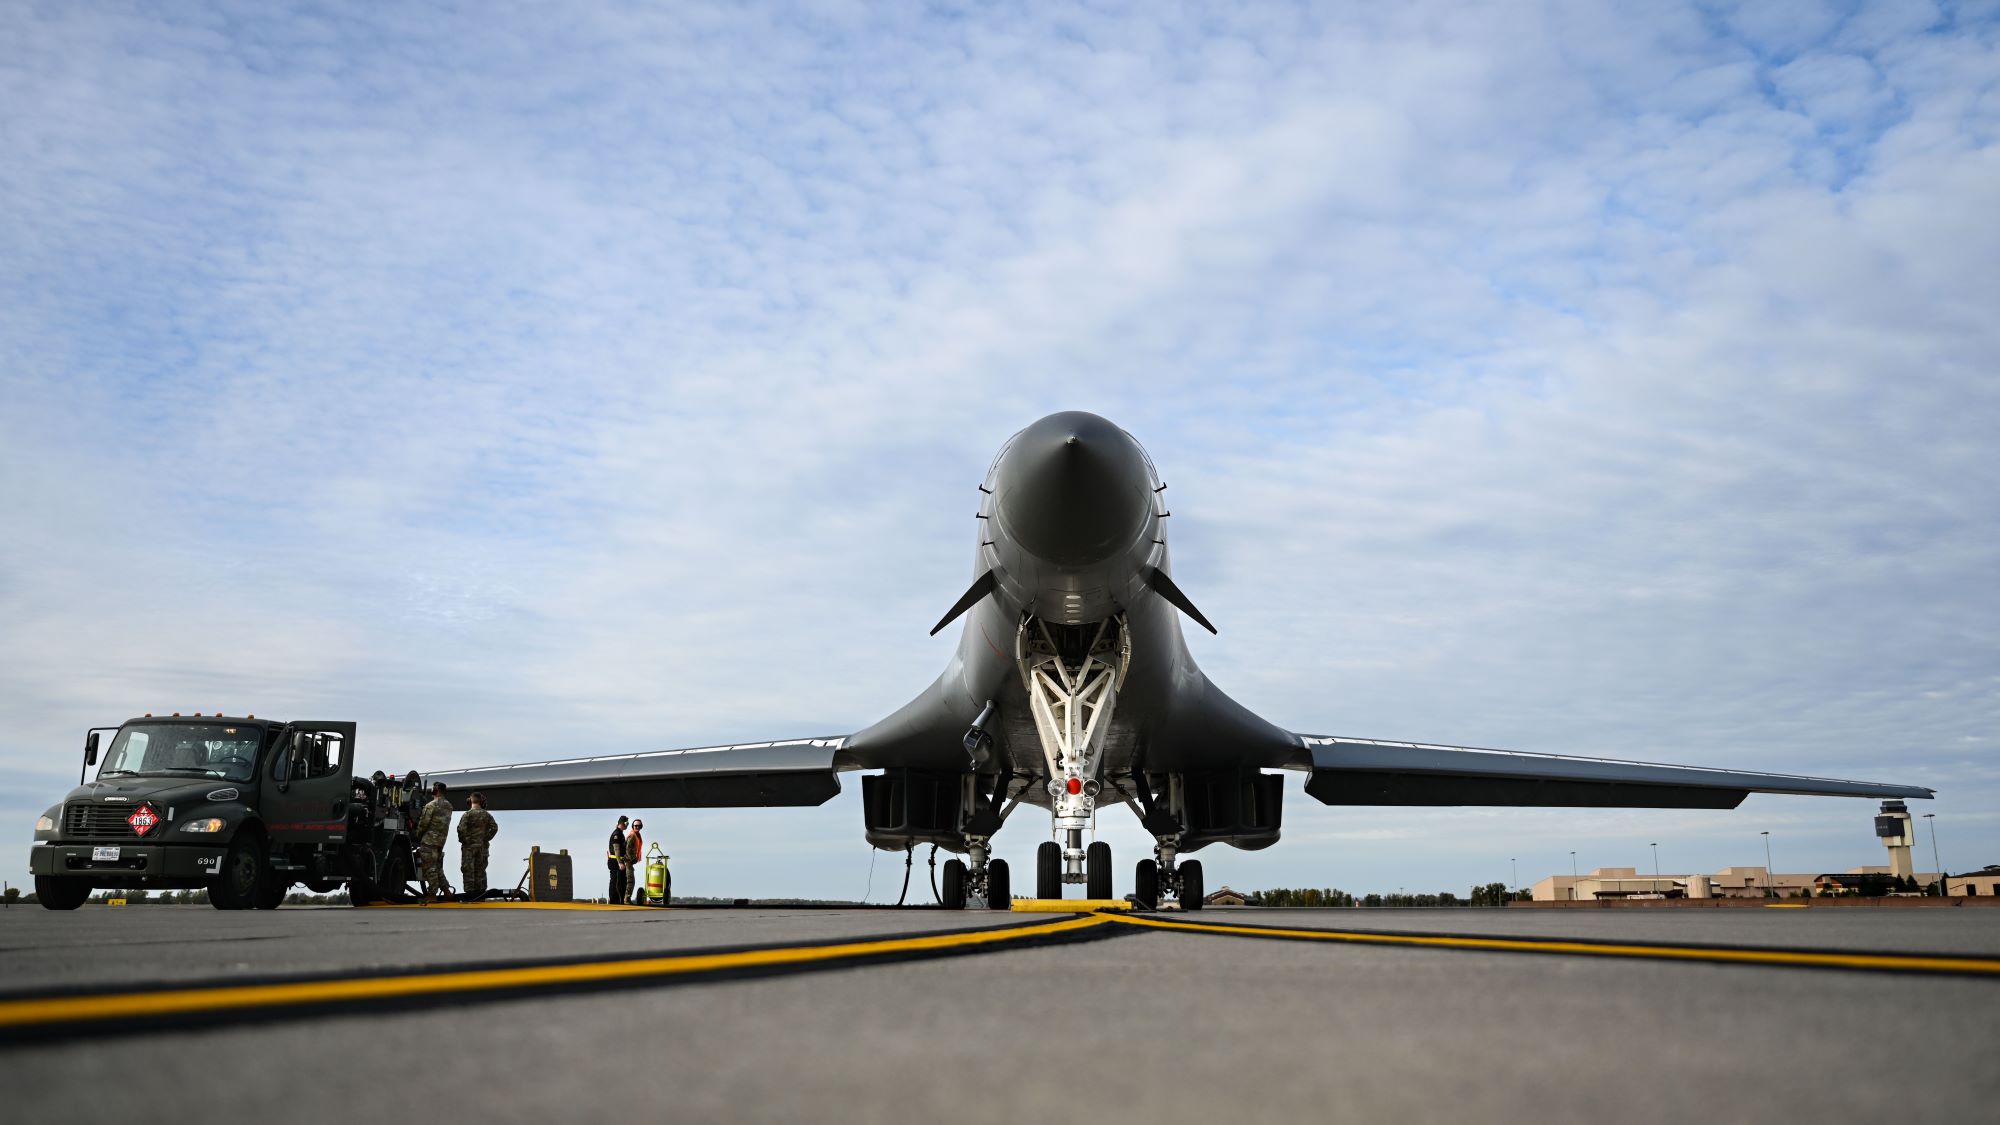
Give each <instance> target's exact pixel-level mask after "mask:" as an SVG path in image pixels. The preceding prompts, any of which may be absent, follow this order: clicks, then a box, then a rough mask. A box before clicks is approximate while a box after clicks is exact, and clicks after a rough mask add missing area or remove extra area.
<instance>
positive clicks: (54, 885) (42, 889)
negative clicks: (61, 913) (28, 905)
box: [35, 875, 93, 910]
mask: <svg viewBox="0 0 2000 1125" xmlns="http://www.w3.org/2000/svg"><path fill="white" fill-rule="evenodd" d="M92 889H93V888H92V887H91V885H90V884H89V883H88V882H87V881H85V880H82V879H65V878H63V877H62V876H60V875H37V876H35V901H36V902H39V903H41V904H42V909H44V910H75V909H76V908H77V907H79V906H82V905H83V904H84V903H86V902H89V901H90V892H91V890H92Z"/></svg>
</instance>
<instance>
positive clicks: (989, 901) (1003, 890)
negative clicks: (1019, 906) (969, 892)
mask: <svg viewBox="0 0 2000 1125" xmlns="http://www.w3.org/2000/svg"><path fill="white" fill-rule="evenodd" d="M986 905H987V907H988V908H989V909H993V910H1012V909H1014V880H1013V878H1012V876H1010V875H1009V874H1008V871H1007V861H1006V860H1004V859H996V860H994V861H992V862H991V863H988V864H987V865H986Z"/></svg>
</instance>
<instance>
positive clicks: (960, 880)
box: [938, 859, 965, 910]
mask: <svg viewBox="0 0 2000 1125" xmlns="http://www.w3.org/2000/svg"><path fill="white" fill-rule="evenodd" d="M938 897H939V899H940V900H941V901H942V902H943V904H944V908H945V909H946V910H964V909H965V861H964V860H962V859H950V860H946V861H945V865H944V889H943V890H941V891H939V892H938Z"/></svg>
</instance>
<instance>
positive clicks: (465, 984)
mask: <svg viewBox="0 0 2000 1125" xmlns="http://www.w3.org/2000/svg"><path fill="white" fill-rule="evenodd" d="M635 909H644V908H643V907H639V908H635ZM1107 917H1108V916H1107V915H1099V914H1093V915H1087V916H1084V917H1079V918H1066V919H1063V920H1062V921H1059V922H1046V923H1042V924H1039V925H1033V926H1011V927H1002V928H998V929H992V930H974V931H972V932H970V933H958V934H937V935H932V936H927V937H913V938H885V939H879V940H874V941H851V942H841V943H839V944H835V945H808V946H792V947H788V948H782V949H756V950H745V951H742V952H737V953H697V954H679V955H671V954H670V955H666V956H661V957H638V958H627V959H623V960H617V961H595V962H590V963H586V964H580V965H545V966H525V967H521V968H510V969H473V970H461V971H457V972H451V971H447V972H439V973H426V974H422V975H409V976H386V977H364V978H359V979H348V980H317V981H296V982H291V983H284V984H250V985H214V986H205V987H196V988H173V989H163V990H158V991H147V992H118V993H104V994H100V995H94V996H59V997H48V998H43V999H21V1000H0V1029H5V1028H18V1027H32V1026H36V1025H46V1024H60V1023H76V1022H81V1021H89V1020H110V1019H136V1018H140V1017H146V1016H171V1015H186V1014H189V1013H195V1012H217V1011H230V1010H241V1009H255V1008H278V1007H285V1006H289V1005H299V1004H325V1003H339V1002H349V1001H359V1000H384V999H396V998H403V997H412V996H427V995H436V994H439V993H452V992H481V991H483V992H492V991H504V990H507V989H516V988H535V987H543V986H548V985H565V984H595V983H602V982H605V981H618V980H643V979H646V978H649V977H675V976H685V975H687V974H689V973H706V972H715V971H718V970H728V969H758V968H772V967H778V966H789V965H811V964H818V963H823V962H827V961H841V960H847V959H851V958H856V957H870V956H875V955H879V954H892V953H922V952H930V951H935V950H943V949H970V948H975V947H978V946H983V945H999V944H1004V943H1006V942H1010V941H1019V940H1021V939H1022V938H1033V937H1048V936H1051V935H1054V934H1063V933H1071V932H1074V931H1077V930H1086V929H1090V928H1091V927H1094V926H1101V925H1103V924H1104V923H1105V921H1106V919H1107Z"/></svg>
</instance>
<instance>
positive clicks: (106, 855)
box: [90, 848, 118, 863]
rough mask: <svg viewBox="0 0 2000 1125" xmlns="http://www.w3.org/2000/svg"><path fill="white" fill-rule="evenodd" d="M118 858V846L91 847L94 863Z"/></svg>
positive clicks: (91, 858)
mask: <svg viewBox="0 0 2000 1125" xmlns="http://www.w3.org/2000/svg"><path fill="white" fill-rule="evenodd" d="M117 858H118V849H117V848H92V849H90V861H91V862H92V863H102V862H104V861H105V860H115V859H117Z"/></svg>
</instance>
